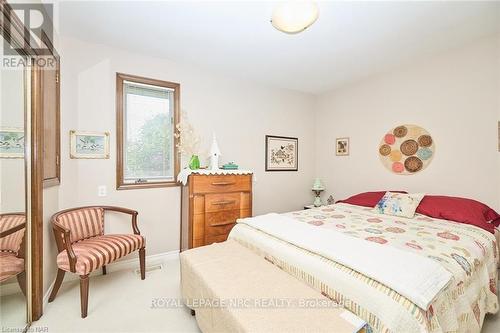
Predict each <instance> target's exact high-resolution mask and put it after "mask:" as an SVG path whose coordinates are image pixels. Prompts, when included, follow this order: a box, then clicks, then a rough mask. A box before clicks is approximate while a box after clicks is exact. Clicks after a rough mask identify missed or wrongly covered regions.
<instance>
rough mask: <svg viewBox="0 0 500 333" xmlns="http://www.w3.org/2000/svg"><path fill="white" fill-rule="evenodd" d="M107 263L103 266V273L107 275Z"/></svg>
mask: <svg viewBox="0 0 500 333" xmlns="http://www.w3.org/2000/svg"><path fill="white" fill-rule="evenodd" d="M106 274H107V272H106V265H104V266H102V275H106Z"/></svg>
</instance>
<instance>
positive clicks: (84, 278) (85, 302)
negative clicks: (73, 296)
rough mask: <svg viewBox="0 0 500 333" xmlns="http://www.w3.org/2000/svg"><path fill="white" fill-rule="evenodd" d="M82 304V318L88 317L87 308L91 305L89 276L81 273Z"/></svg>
mask: <svg viewBox="0 0 500 333" xmlns="http://www.w3.org/2000/svg"><path fill="white" fill-rule="evenodd" d="M80 305H81V309H82V318H85V317H87V308H88V306H89V276H88V275H80Z"/></svg>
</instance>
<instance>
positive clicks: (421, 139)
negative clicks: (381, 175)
mask: <svg viewBox="0 0 500 333" xmlns="http://www.w3.org/2000/svg"><path fill="white" fill-rule="evenodd" d="M434 151H435V146H434V140H433V138H432V136H431V135H430V134H429V133H428V132H427V131H426V130H425V129H423V128H422V127H420V126H417V125H401V126H398V127H396V128H393V129H392V130H391V131H389V132H388V133H387V134H386V135H384V137H383V138H382V141H381V142H380V145H379V148H378V152H379V157H380V160H381V161H382V164H384V165H385V167H386V168H387V169H389V170H390V171H392V172H394V173H396V174H399V175H412V174H415V173H417V172H419V171H422V170H424V169H425V168H426V167H427V166H428V165H429V163H430V162H431V160H432V158H433V157H434Z"/></svg>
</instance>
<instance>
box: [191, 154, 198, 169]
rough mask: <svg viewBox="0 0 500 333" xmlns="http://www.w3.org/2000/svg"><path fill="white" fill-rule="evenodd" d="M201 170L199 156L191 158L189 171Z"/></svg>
mask: <svg viewBox="0 0 500 333" xmlns="http://www.w3.org/2000/svg"><path fill="white" fill-rule="evenodd" d="M199 168H200V159H199V158H198V155H193V156H191V160H189V169H191V170H198V169H199Z"/></svg>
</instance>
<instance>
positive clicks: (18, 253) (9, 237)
mask: <svg viewBox="0 0 500 333" xmlns="http://www.w3.org/2000/svg"><path fill="white" fill-rule="evenodd" d="M25 228H26V216H25V215H24V213H9V214H0V282H3V281H6V280H8V279H10V278H13V277H14V276H15V277H17V282H18V283H19V287H21V291H22V292H23V294H24V295H26V273H25V269H24V247H23V241H24V231H25Z"/></svg>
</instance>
